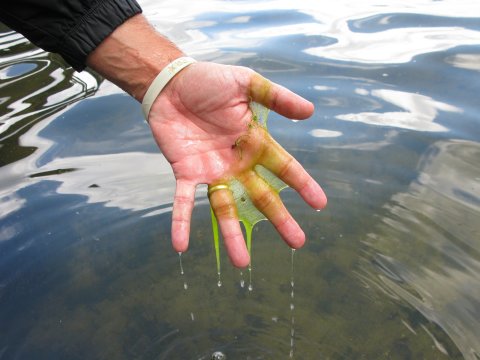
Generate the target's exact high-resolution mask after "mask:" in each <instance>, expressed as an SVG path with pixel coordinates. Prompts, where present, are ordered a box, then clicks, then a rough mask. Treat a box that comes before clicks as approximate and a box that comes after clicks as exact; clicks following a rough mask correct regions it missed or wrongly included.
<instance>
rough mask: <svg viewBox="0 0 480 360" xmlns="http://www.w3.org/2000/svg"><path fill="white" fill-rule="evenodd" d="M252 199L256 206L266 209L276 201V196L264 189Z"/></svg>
mask: <svg viewBox="0 0 480 360" xmlns="http://www.w3.org/2000/svg"><path fill="white" fill-rule="evenodd" d="M252 201H253V203H254V204H255V206H256V207H257V208H259V209H268V208H270V207H271V206H272V205H275V204H276V203H277V201H278V198H277V196H276V195H275V194H274V193H273V192H272V191H268V190H264V191H262V192H260V193H258V194H256V196H254V197H253V199H252Z"/></svg>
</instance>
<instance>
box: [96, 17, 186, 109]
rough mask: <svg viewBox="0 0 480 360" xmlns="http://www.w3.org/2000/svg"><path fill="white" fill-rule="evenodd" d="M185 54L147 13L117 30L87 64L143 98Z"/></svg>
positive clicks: (140, 99)
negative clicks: (167, 68) (160, 77)
mask: <svg viewBox="0 0 480 360" xmlns="http://www.w3.org/2000/svg"><path fill="white" fill-rule="evenodd" d="M181 56H183V53H182V51H181V50H180V49H178V48H177V47H176V46H175V44H173V43H172V42H171V41H169V40H168V39H167V38H165V37H163V36H162V35H161V34H159V33H158V32H157V31H155V29H154V28H153V27H152V26H151V25H150V24H149V23H148V22H147V20H146V19H145V17H144V16H143V15H136V16H134V17H132V18H130V19H128V20H127V21H125V22H124V23H123V24H122V25H120V26H119V27H118V28H116V29H115V31H114V32H113V33H111V34H110V35H109V36H108V37H107V38H105V40H103V42H102V43H101V44H100V45H99V46H98V47H97V48H96V49H95V50H94V51H93V52H92V53H90V55H89V56H88V58H87V65H88V66H90V67H91V68H92V69H93V70H95V71H97V72H98V73H99V74H101V75H102V76H104V77H105V78H107V79H108V80H110V81H111V82H113V83H114V84H116V85H117V86H119V87H120V88H122V89H123V90H124V91H126V92H127V93H129V94H130V95H131V96H133V97H134V98H135V99H137V100H138V101H140V102H141V101H142V99H143V96H144V95H145V92H146V91H147V89H148V86H149V85H150V83H151V82H152V81H153V79H154V78H155V76H157V74H158V73H159V72H160V71H161V70H162V69H163V68H164V67H165V66H166V65H167V64H169V63H170V62H172V61H173V60H175V59H176V58H178V57H181Z"/></svg>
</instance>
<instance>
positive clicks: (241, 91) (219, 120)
mask: <svg viewBox="0 0 480 360" xmlns="http://www.w3.org/2000/svg"><path fill="white" fill-rule="evenodd" d="M250 101H255V102H258V103H260V104H262V105H264V106H266V107H268V108H269V109H271V110H274V111H276V112H277V113H279V114H281V115H283V116H285V117H288V118H292V119H305V118H308V117H309V116H311V114H312V113H313V104H312V103H310V102H308V101H307V100H305V99H303V98H301V97H300V96H298V95H296V94H294V93H292V92H291V91H289V90H287V89H285V88H283V87H281V86H279V85H277V84H274V83H272V82H270V81H268V80H267V79H265V78H263V77H261V76H260V75H259V74H257V73H255V72H254V71H252V70H250V69H247V68H243V67H235V66H225V65H218V64H213V63H195V64H192V65H190V66H188V67H187V68H185V69H184V70H182V71H181V72H180V73H179V74H177V75H176V76H175V77H174V78H173V79H172V80H171V82H170V83H169V84H168V85H167V86H166V87H165V89H164V90H163V91H162V93H161V94H160V96H159V97H158V98H157V99H156V101H155V103H154V104H153V106H152V109H151V112H150V117H149V123H150V126H151V129H152V133H153V135H154V137H155V139H156V141H157V143H158V145H159V147H160V149H161V150H162V152H163V154H164V155H165V157H166V158H167V160H168V161H169V162H170V163H171V165H172V168H173V171H174V174H175V178H176V181H177V183H176V191H175V198H174V204H173V214H172V242H173V247H174V249H175V250H176V251H178V252H183V251H186V250H187V248H188V241H189V233H190V218H191V214H192V209H193V205H194V197H195V189H196V186H197V185H198V184H209V185H218V184H228V182H229V181H230V180H231V179H232V178H235V179H237V180H238V181H240V182H242V184H243V185H244V187H245V188H246V190H247V192H248V194H249V196H250V198H251V199H252V201H253V203H254V205H255V206H256V207H257V209H259V210H260V211H261V212H262V213H263V214H264V215H265V216H266V217H267V218H268V219H269V220H270V221H271V222H272V224H273V225H274V226H275V228H276V229H277V231H278V232H279V233H280V235H281V236H282V238H283V239H284V240H285V241H286V242H287V244H288V245H289V246H291V247H293V248H300V247H301V246H303V244H304V243H305V234H304V232H303V231H302V229H301V228H300V226H299V225H298V224H297V222H296V221H295V220H294V219H293V218H292V216H291V215H290V214H289V212H288V211H287V209H286V208H285V206H284V205H283V203H282V201H281V199H280V197H279V195H278V193H277V192H276V191H274V190H273V189H271V188H270V186H269V185H268V184H267V183H266V182H265V181H264V180H263V179H262V178H261V177H259V176H258V175H257V174H256V173H255V171H254V170H253V168H254V166H255V165H256V164H261V165H263V166H264V167H266V168H267V169H269V170H270V171H272V172H273V173H274V174H276V175H277V176H278V177H279V178H280V179H282V180H283V181H284V182H285V183H287V184H288V185H289V186H290V187H292V188H294V189H295V190H296V191H298V193H299V194H300V195H301V196H302V197H303V199H304V200H305V201H306V202H307V203H308V204H309V205H310V206H312V207H313V208H315V209H322V208H324V207H325V205H326V203H327V199H326V196H325V194H324V192H323V191H322V189H321V188H320V186H319V185H318V184H317V183H316V182H315V180H313V178H312V177H311V176H310V175H308V173H307V172H306V171H305V170H304V169H303V167H302V166H301V165H300V164H299V163H298V162H297V161H296V160H295V159H294V158H293V157H292V156H291V155H290V154H289V153H287V152H286V151H285V150H284V149H283V148H282V147H281V146H280V145H279V144H278V143H277V142H275V141H274V140H273V138H272V137H271V136H270V135H269V134H268V132H267V131H266V130H265V129H264V128H263V127H262V126H259V125H258V124H256V123H255V122H254V121H253V122H252V112H251V110H250V108H249V103H250ZM220 188H221V187H220ZM209 199H210V204H211V206H212V209H213V210H214V212H215V215H216V217H217V220H218V223H219V226H220V230H221V232H222V234H223V238H224V242H225V247H226V249H227V253H228V255H229V257H230V260H231V262H232V263H233V264H234V265H235V266H238V267H244V266H247V265H248V264H249V262H250V257H249V254H248V251H247V248H246V245H245V241H244V239H243V235H242V231H241V228H240V225H239V222H238V216H237V212H236V206H235V202H234V200H233V196H232V193H231V192H230V190H228V189H220V190H217V191H214V192H212V193H211V195H210V197H209Z"/></svg>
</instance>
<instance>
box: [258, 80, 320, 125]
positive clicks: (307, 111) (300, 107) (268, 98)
mask: <svg viewBox="0 0 480 360" xmlns="http://www.w3.org/2000/svg"><path fill="white" fill-rule="evenodd" d="M249 95H250V98H251V99H252V100H253V101H255V102H258V103H260V104H262V105H264V106H266V107H267V108H269V109H271V110H273V111H275V112H276V113H278V114H280V115H283V116H285V117H287V118H289V119H299V120H302V119H306V118H308V117H310V116H311V115H312V114H313V110H314V106H313V104H312V103H311V102H310V101H308V100H306V99H304V98H302V97H301V96H299V95H297V94H295V93H294V92H292V91H290V90H288V89H286V88H284V87H283V86H281V85H278V84H275V83H274V82H271V81H270V80H268V79H266V78H264V77H263V76H261V75H260V74H258V73H254V74H253V75H252V76H251V78H250V87H249Z"/></svg>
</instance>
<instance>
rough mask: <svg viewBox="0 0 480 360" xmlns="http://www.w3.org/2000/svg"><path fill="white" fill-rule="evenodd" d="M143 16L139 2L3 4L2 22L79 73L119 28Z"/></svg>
mask: <svg viewBox="0 0 480 360" xmlns="http://www.w3.org/2000/svg"><path fill="white" fill-rule="evenodd" d="M141 12H142V9H141V8H140V5H139V4H138V3H137V2H136V0H1V1H0V21H2V22H3V23H5V24H6V25H7V26H9V27H10V28H11V29H13V30H15V31H18V32H19V33H21V34H22V35H23V36H25V37H26V38H27V39H29V40H30V41H31V42H33V43H34V44H35V45H37V46H39V47H41V48H42V49H44V50H46V51H50V52H55V53H59V54H60V55H62V57H63V58H64V59H65V60H66V61H67V62H68V63H69V64H70V65H72V67H73V68H74V69H75V70H77V71H81V70H83V69H84V68H85V62H86V59H87V56H88V54H90V53H91V52H92V51H93V50H94V49H95V48H96V47H97V46H98V45H99V44H100V43H101V42H102V40H103V39H105V38H106V37H107V36H108V35H109V34H110V33H112V32H113V30H115V28H116V27H117V26H119V25H121V24H122V23H123V22H124V21H125V20H127V19H128V18H130V17H132V16H133V15H136V14H138V13H141Z"/></svg>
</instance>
